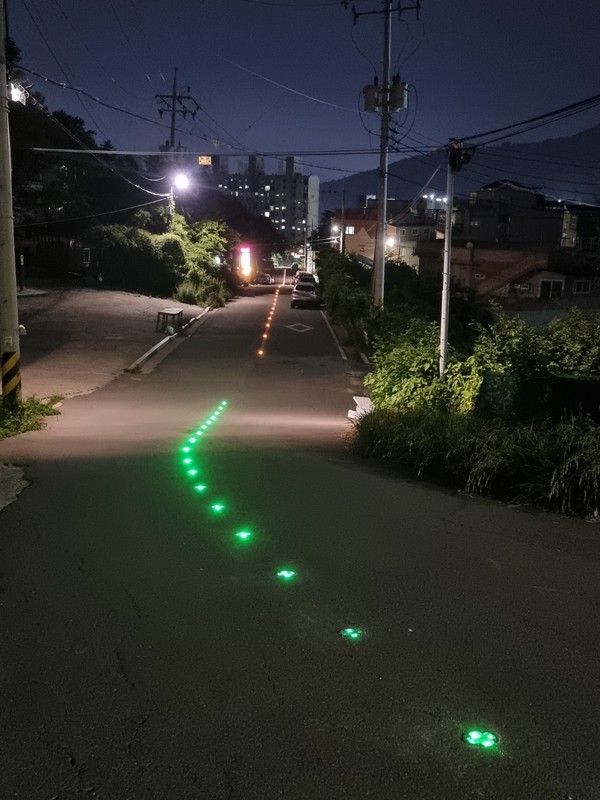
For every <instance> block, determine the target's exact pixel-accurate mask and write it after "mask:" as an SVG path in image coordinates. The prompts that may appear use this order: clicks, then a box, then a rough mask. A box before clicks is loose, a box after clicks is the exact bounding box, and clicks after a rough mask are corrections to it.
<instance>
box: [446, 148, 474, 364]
mask: <svg viewBox="0 0 600 800" xmlns="http://www.w3.org/2000/svg"><path fill="white" fill-rule="evenodd" d="M447 154H448V173H447V176H446V224H445V226H444V269H443V273H442V310H441V314H440V367H439V369H440V375H443V374H444V372H445V371H446V355H447V352H448V317H449V312H450V263H451V261H450V260H451V255H452V208H453V206H454V174H455V173H456V172H459V170H461V169H462V167H464V165H465V164H468V162H469V161H470V160H471V156H472V155H473V149H472V148H470V149H467V148H465V146H464V142H462V141H460V140H459V139H450V141H449V142H448V150H447Z"/></svg>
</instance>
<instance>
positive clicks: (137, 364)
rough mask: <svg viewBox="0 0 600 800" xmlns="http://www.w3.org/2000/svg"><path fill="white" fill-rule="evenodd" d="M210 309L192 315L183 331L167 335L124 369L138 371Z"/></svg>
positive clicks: (125, 370)
mask: <svg viewBox="0 0 600 800" xmlns="http://www.w3.org/2000/svg"><path fill="white" fill-rule="evenodd" d="M210 310H211V309H210V308H204V309H202V311H201V313H200V314H198V316H197V317H192V319H190V320H188V321H187V322H186V323H185V325H184V326H183V327H182V329H181V331H177V332H176V333H173V334H171V336H165V338H164V339H161V340H160V342H158V344H155V345H154V347H151V348H150V350H148V351H147V352H145V353H144V354H143V355H142V356H140V357H139V358H138V359H137V360H136V361H134V362H133V364H130V365H129V366H128V367H125V369H124V370H123V371H124V372H138V371H139V370H140V369H141V368H142V367H143V366H144V364H145V363H146V361H149V360H150V359H151V358H152V356H154V355H156V353H158V352H159V350H162V349H163V347H166V346H167V345H168V344H169V342H172V341H174V340H175V339H177V338H178V337H179V336H180V335H181V334H182V333H183V331H185V330H187V329H188V328H189V327H190V326H191V325H193V324H194V323H195V322H198V321H199V320H201V319H202V318H203V317H205V316H206V315H207V314H208V312H209V311H210Z"/></svg>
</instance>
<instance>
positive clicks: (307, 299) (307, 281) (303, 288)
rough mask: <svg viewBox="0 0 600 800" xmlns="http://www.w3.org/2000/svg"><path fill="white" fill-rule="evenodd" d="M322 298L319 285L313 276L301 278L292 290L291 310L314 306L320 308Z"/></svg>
mask: <svg viewBox="0 0 600 800" xmlns="http://www.w3.org/2000/svg"><path fill="white" fill-rule="evenodd" d="M320 305H321V298H320V297H319V295H318V293H317V283H316V281H315V279H314V278H313V277H312V276H308V277H304V278H301V279H300V280H299V281H298V282H297V283H296V284H295V286H294V288H293V289H292V301H291V303H290V306H291V308H299V307H300V306H307V307H310V306H313V307H315V308H319V306H320Z"/></svg>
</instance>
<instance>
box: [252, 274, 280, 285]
mask: <svg viewBox="0 0 600 800" xmlns="http://www.w3.org/2000/svg"><path fill="white" fill-rule="evenodd" d="M256 282H257V283H260V284H265V285H270V284H272V283H275V278H274V277H273V276H272V275H271V274H270V273H269V272H263V273H262V275H259V276H258V278H257V279H256Z"/></svg>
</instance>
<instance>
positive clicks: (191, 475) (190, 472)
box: [187, 469, 198, 478]
mask: <svg viewBox="0 0 600 800" xmlns="http://www.w3.org/2000/svg"><path fill="white" fill-rule="evenodd" d="M187 474H188V475H189V476H190V478H193V477H194V475H197V474H198V470H197V469H188V471H187Z"/></svg>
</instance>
